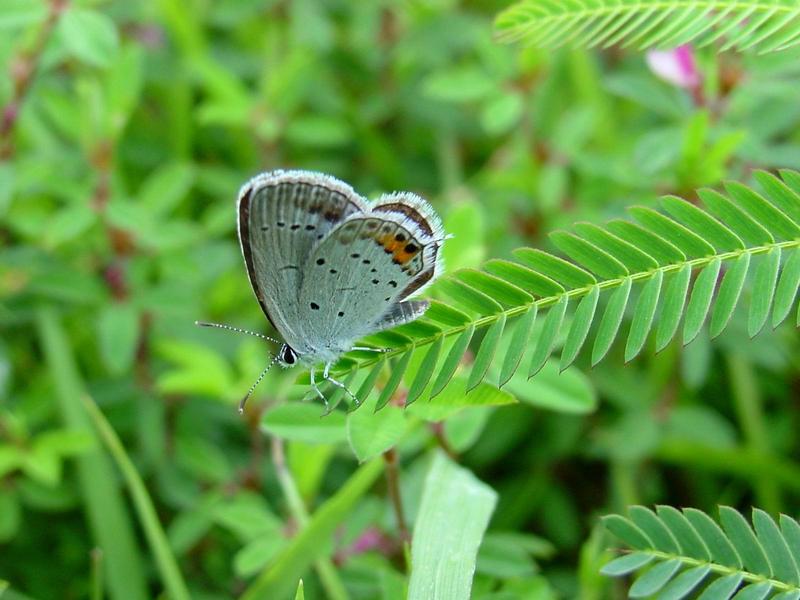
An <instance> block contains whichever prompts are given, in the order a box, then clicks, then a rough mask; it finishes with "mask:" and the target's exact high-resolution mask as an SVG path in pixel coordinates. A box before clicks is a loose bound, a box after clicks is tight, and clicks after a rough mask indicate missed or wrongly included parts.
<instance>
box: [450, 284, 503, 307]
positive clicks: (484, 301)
mask: <svg viewBox="0 0 800 600" xmlns="http://www.w3.org/2000/svg"><path fill="white" fill-rule="evenodd" d="M436 285H437V287H438V288H439V289H440V290H442V291H443V292H445V293H446V294H447V295H448V296H450V297H451V298H452V299H453V302H455V303H456V304H458V305H461V306H462V307H464V308H466V309H467V310H471V311H474V312H476V313H478V314H479V315H494V314H497V313H499V312H502V311H503V307H502V306H501V305H500V303H499V302H497V301H496V300H495V299H494V298H492V297H491V296H488V295H486V294H484V293H483V292H481V291H479V290H476V289H475V288H473V287H472V286H469V285H467V284H466V283H464V282H462V281H458V280H457V279H444V280H441V281H439V282H438V283H437V284H436Z"/></svg>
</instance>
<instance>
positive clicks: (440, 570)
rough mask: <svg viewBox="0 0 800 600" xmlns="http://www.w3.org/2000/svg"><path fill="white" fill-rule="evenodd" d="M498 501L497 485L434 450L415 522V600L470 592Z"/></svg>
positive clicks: (412, 583) (412, 595) (411, 580)
mask: <svg viewBox="0 0 800 600" xmlns="http://www.w3.org/2000/svg"><path fill="white" fill-rule="evenodd" d="M496 502H497V494H496V493H495V492H494V490H492V489H491V488H490V487H488V486H487V485H486V484H484V483H482V482H480V481H479V480H478V479H476V478H475V476H474V475H472V473H470V472H469V471H467V470H466V469H463V468H461V467H459V466H458V465H456V464H455V463H453V462H451V461H450V460H448V459H447V458H446V457H445V456H444V455H443V454H441V453H438V452H437V453H436V454H434V457H433V462H432V464H431V467H430V470H429V471H428V475H427V477H426V478H425V484H424V487H423V491H422V500H421V501H420V506H419V512H418V514H417V519H416V523H415V524H414V537H413V539H414V544H413V546H412V547H411V576H410V578H409V583H408V599H409V600H429V599H430V598H442V599H452V600H457V599H460V598H469V597H470V589H471V587H472V576H473V573H474V572H475V561H476V558H477V554H478V547H479V545H480V543H481V539H482V538H483V534H484V531H485V530H486V526H487V525H488V523H489V517H490V516H491V514H492V511H493V510H494V507H495V504H496Z"/></svg>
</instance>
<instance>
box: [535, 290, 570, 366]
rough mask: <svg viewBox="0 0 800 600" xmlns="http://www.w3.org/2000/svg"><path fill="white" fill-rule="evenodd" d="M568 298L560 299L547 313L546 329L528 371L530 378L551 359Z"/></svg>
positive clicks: (544, 328)
mask: <svg viewBox="0 0 800 600" xmlns="http://www.w3.org/2000/svg"><path fill="white" fill-rule="evenodd" d="M568 301H569V300H568V298H567V296H566V295H564V296H561V298H559V300H558V303H557V304H555V305H554V306H551V307H550V309H549V310H548V311H547V316H546V317H545V319H544V327H542V331H541V333H540V335H539V339H538V340H537V341H536V346H534V349H533V355H532V356H531V366H530V367H529V369H528V377H533V376H534V375H536V373H538V372H539V371H540V370H541V368H542V367H543V366H544V365H545V363H546V362H547V359H548V358H550V353H551V352H552V351H553V346H554V345H555V343H556V336H557V335H558V332H559V330H560V329H561V323H563V322H564V314H565V313H566V312H567V303H568Z"/></svg>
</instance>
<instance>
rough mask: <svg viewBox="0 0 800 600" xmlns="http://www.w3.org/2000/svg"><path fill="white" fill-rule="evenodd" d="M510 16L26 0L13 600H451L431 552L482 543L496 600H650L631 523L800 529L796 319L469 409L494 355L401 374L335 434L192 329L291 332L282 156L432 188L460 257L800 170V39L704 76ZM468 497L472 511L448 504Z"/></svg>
mask: <svg viewBox="0 0 800 600" xmlns="http://www.w3.org/2000/svg"><path fill="white" fill-rule="evenodd" d="M504 8H506V5H505V4H504V3H500V2H468V3H456V2H452V1H447V0H440V1H434V2H402V3H401V2H391V1H385V2H374V3H373V2H359V3H350V2H343V1H335V0H330V1H327V2H314V1H311V0H296V1H292V2H264V1H262V0H258V1H256V0H246V1H243V0H224V1H219V2H205V1H201V0H194V1H189V0H186V1H182V0H152V1H146V2H136V3H134V2H122V1H116V0H114V1H107V2H102V1H101V2H94V1H77V0H76V1H73V2H63V1H58V0H50V1H49V2H48V1H45V0H2V1H0V65H1V66H2V68H0V73H2V76H0V106H2V107H4V108H3V110H4V112H3V115H2V119H3V120H2V123H1V124H0V328H1V329H0V331H1V332H2V335H1V336H0V580H5V581H7V582H8V583H9V585H10V588H9V590H8V591H6V596H5V597H9V598H14V597H17V598H20V597H23V598H24V597H32V598H52V597H63V598H80V597H86V596H88V595H90V594H96V595H95V596H94V597H99V595H97V594H99V592H98V590H105V593H107V594H108V595H109V596H110V597H112V598H116V599H119V598H149V597H157V596H158V595H159V594H161V593H163V591H164V590H166V594H168V596H169V597H172V598H180V597H186V595H187V594H188V595H190V596H191V597H193V598H209V599H210V598H231V597H239V596H242V595H243V596H244V597H251V598H256V597H268V598H279V597H282V596H287V597H290V596H291V595H292V594H294V593H295V589H296V587H297V579H298V578H299V577H301V576H302V577H303V578H304V583H305V586H304V587H305V595H306V597H309V598H322V597H331V598H402V597H405V594H406V587H408V589H409V593H411V595H412V597H423V598H424V597H428V596H426V594H427V593H428V592H427V591H426V590H427V589H428V588H427V587H426V586H428V585H430V582H431V579H430V578H426V575H425V572H424V571H423V570H422V568H421V567H419V566H424V567H425V568H431V569H432V567H433V565H435V564H438V563H437V562H436V561H437V560H443V557H447V556H448V553H452V552H454V551H455V549H463V548H473V554H474V549H475V548H477V547H478V546H479V550H478V559H477V567H476V571H475V577H474V581H473V582H472V592H471V593H472V597H474V598H493V599H500V598H536V599H539V598H551V597H563V598H583V599H586V600H588V599H593V598H621V597H624V596H625V589H624V586H622V585H621V584H619V582H616V581H611V580H608V579H605V578H603V577H601V576H600V575H599V568H600V566H601V565H602V564H603V563H604V562H606V561H607V560H608V558H609V556H610V554H609V553H608V552H607V551H606V548H608V547H610V546H612V545H615V543H616V542H612V541H611V538H610V537H609V538H608V539H607V538H606V534H605V533H604V532H603V530H602V529H601V528H600V527H599V526H598V519H597V517H598V515H600V514H603V513H607V512H612V511H617V512H620V511H622V510H623V509H624V507H626V506H628V505H632V504H637V503H642V504H654V503H660V504H670V505H673V506H696V507H698V508H700V509H702V510H705V511H707V512H712V513H713V512H714V511H715V506H716V505H717V504H729V505H733V506H737V507H739V508H741V509H746V508H749V506H751V505H756V506H759V507H761V508H762V509H764V510H765V511H767V512H769V513H771V514H773V515H777V514H778V513H779V512H784V513H786V514H788V515H790V516H793V517H797V516H798V515H799V514H800V509H799V507H800V503H799V502H798V497H800V467H799V466H798V465H797V462H796V460H797V457H798V451H800V446H799V445H798V441H797V436H796V432H797V430H798V427H799V426H800V422H799V421H800V419H799V418H798V408H799V407H798V404H797V401H798V395H799V394H800V387H798V386H800V383H799V382H800V348H799V347H798V346H799V344H798V336H797V331H796V329H795V328H794V327H793V324H794V319H793V318H791V319H790V321H791V322H790V323H787V324H784V325H781V326H780V327H778V328H777V329H775V330H772V329H771V328H767V329H765V330H764V331H762V332H761V333H760V334H759V335H758V336H756V337H755V338H753V339H750V337H749V336H748V331H747V329H748V323H747V313H746V310H744V309H738V310H737V311H736V312H734V315H733V319H732V321H731V323H730V325H729V326H728V328H727V329H726V330H725V331H724V332H723V333H722V335H720V336H719V337H718V338H716V339H715V340H714V341H713V342H712V341H711V340H710V339H709V335H708V333H707V332H706V331H705V330H703V331H701V333H700V335H699V336H698V337H697V339H696V340H695V341H694V342H693V343H692V344H690V345H688V346H686V347H682V345H681V344H680V340H676V341H673V342H672V343H671V344H670V345H669V346H668V347H667V348H666V349H664V350H663V351H661V352H659V353H657V354H656V353H655V352H654V348H655V344H654V343H653V341H652V340H651V341H649V342H648V344H647V345H646V346H645V349H644V350H643V352H642V354H641V356H640V357H639V358H637V359H636V360H635V361H633V362H632V363H630V364H628V365H624V364H623V363H624V355H625V352H624V344H620V343H617V344H615V345H613V346H612V347H611V350H610V353H609V355H608V356H607V357H606V358H605V359H604V360H603V361H602V362H600V363H599V364H598V365H597V366H595V367H594V368H589V365H590V363H591V360H590V357H589V356H588V354H589V353H587V352H584V354H587V356H584V355H581V356H580V357H579V359H578V361H577V362H576V365H575V366H573V367H570V368H569V369H567V370H566V371H564V372H563V373H561V374H559V370H558V365H557V361H551V363H548V365H546V366H545V368H544V370H543V371H542V373H541V374H540V375H539V376H537V377H536V378H534V379H532V380H527V379H526V377H525V375H526V374H527V373H524V374H523V373H520V375H519V376H515V377H514V378H513V379H512V380H511V382H510V383H509V384H508V385H507V386H505V387H504V388H503V389H502V390H498V389H497V388H496V387H495V383H496V382H497V374H496V373H493V372H490V376H489V377H487V379H486V380H485V381H484V382H483V383H480V385H478V386H477V387H476V389H475V390H474V391H472V392H471V393H470V394H469V395H467V396H465V395H464V394H463V389H464V388H463V386H464V384H466V383H468V380H469V378H470V374H471V373H472V372H473V371H472V370H471V369H472V367H473V365H472V364H470V353H468V355H467V357H466V359H465V360H464V361H462V364H461V365H460V367H459V370H458V371H457V372H456V375H455V378H454V379H453V383H452V384H451V385H449V386H448V387H447V388H445V390H444V391H443V392H442V394H441V395H440V396H438V397H437V398H438V400H436V401H428V400H427V399H425V398H423V399H421V400H420V401H418V402H417V403H415V404H413V405H412V407H411V408H409V409H408V410H406V411H404V410H402V409H401V408H400V407H399V406H398V399H400V400H401V399H402V396H403V394H404V393H405V392H406V391H407V390H408V386H409V385H410V381H400V380H399V378H398V380H397V381H394V382H393V381H392V379H391V371H390V370H388V369H387V370H384V371H382V372H380V373H378V372H373V373H374V374H375V377H376V379H375V381H374V385H375V386H376V391H375V392H373V394H372V395H371V396H370V397H369V398H368V399H367V402H366V404H367V405H366V406H364V407H363V408H362V409H361V410H358V411H355V412H350V413H347V412H346V411H345V410H343V409H342V407H340V409H338V410H336V411H335V412H334V413H332V414H331V415H329V416H328V417H326V418H324V419H320V418H319V415H320V413H321V412H322V407H321V406H319V405H317V404H316V403H314V402H308V403H300V402H298V400H300V399H301V398H302V397H303V395H304V393H305V392H306V391H307V386H306V385H305V384H304V383H300V384H299V385H296V384H295V379H296V377H297V375H298V373H297V372H281V371H278V370H276V371H273V372H271V373H270V375H269V376H268V377H267V379H266V380H265V381H264V382H263V383H262V384H261V386H260V387H259V388H258V389H257V391H256V395H255V396H254V397H253V398H252V399H251V404H250V406H249V407H248V411H247V413H246V415H245V416H244V417H240V416H239V415H238V414H237V413H236V410H235V405H236V402H238V400H239V399H240V397H241V395H242V394H243V392H244V391H246V389H247V387H248V386H249V385H250V384H251V383H252V381H253V380H254V379H255V377H256V376H257V375H258V373H259V372H260V370H261V368H263V366H264V364H265V362H266V360H267V359H268V350H269V348H267V347H266V346H265V345H264V344H263V343H261V342H260V341H258V340H254V339H250V338H243V337H239V336H236V335H233V334H230V335H228V334H225V333H223V332H216V331H210V330H200V329H197V328H195V327H194V325H193V323H194V321H195V320H196V319H204V320H216V321H220V322H225V323H230V324H232V325H237V326H241V327H247V328H250V329H253V330H257V331H263V330H265V325H266V322H265V319H264V318H263V316H262V315H261V313H260V310H259V308H258V305H257V303H256V302H255V301H254V298H253V296H252V292H251V290H250V289H249V285H248V283H247V279H246V274H245V271H244V268H243V264H242V259H241V255H240V252H239V249H238V246H237V243H236V240H235V233H234V227H235V215H234V210H233V207H234V198H235V194H236V191H237V190H238V188H239V186H240V185H241V184H242V183H243V182H244V181H245V180H246V179H247V178H248V177H250V176H251V175H253V174H255V173H256V172H259V171H261V170H267V169H272V168H276V167H287V166H289V167H298V168H305V169H315V170H321V171H326V172H329V173H331V174H334V175H335V176H337V177H339V178H341V179H343V180H345V181H348V182H350V183H351V184H352V185H353V186H354V187H355V188H356V189H357V190H359V191H360V192H361V193H363V194H365V195H368V196H374V195H375V194H378V193H380V192H382V191H391V190H406V189H408V190H412V191H415V192H417V193H420V194H422V195H424V196H425V197H427V198H429V199H430V200H431V201H432V203H433V204H434V205H435V206H436V207H437V209H438V210H439V212H440V213H441V214H442V215H443V217H444V219H445V223H446V229H447V230H448V232H450V233H453V234H455V236H456V237H455V238H454V239H452V240H450V241H448V243H447V245H446V246H445V261H446V265H447V271H448V272H453V271H455V270H456V269H461V268H477V267H479V266H480V265H481V264H482V262H483V261H484V260H486V259H489V258H510V257H511V250H512V249H514V248H517V247H520V246H533V247H537V248H542V249H544V250H547V251H550V252H555V251H556V248H555V246H553V245H552V243H551V241H550V240H549V239H548V238H547V237H546V234H547V233H548V232H551V231H554V230H556V229H560V228H569V227H570V226H571V224H572V223H574V222H577V221H589V222H593V223H598V224H600V223H602V222H604V221H606V220H608V219H611V218H616V217H621V216H624V214H625V213H624V209H625V208H626V207H627V206H630V205H633V204H639V205H645V206H653V207H655V206H656V199H657V197H658V196H659V195H662V194H677V195H681V196H683V197H685V198H687V199H689V200H690V201H697V196H696V193H695V191H694V190H695V189H697V188H700V187H703V186H710V187H720V185H721V182H722V181H723V180H726V179H734V180H738V181H741V182H743V183H745V184H748V185H749V184H751V183H752V181H751V172H752V170H753V169H754V168H760V169H767V170H776V169H778V168H793V169H800V133H798V131H799V129H800V128H799V127H798V125H799V124H800V103H798V102H797V98H798V89H800V52H798V51H797V50H792V49H789V50H785V51H782V52H778V53H774V54H768V55H764V56H756V55H754V54H741V55H740V54H717V53H716V48H714V47H708V48H704V49H702V50H700V51H698V53H697V59H698V65H699V69H700V72H701V74H702V77H703V83H702V86H701V88H699V89H698V90H695V92H694V93H689V92H687V91H685V90H682V89H679V88H676V87H674V86H671V85H670V84H668V83H665V82H663V81H661V80H660V79H658V78H657V77H656V76H655V75H654V74H653V73H652V72H651V71H650V70H649V69H648V67H647V65H646V62H645V58H644V56H643V54H642V53H639V52H635V51H632V50H625V49H621V48H619V47H614V48H611V49H608V50H603V51H585V50H557V51H554V50H537V49H532V48H520V47H515V46H504V45H500V44H498V43H496V42H495V41H494V40H493V37H492V35H493V32H492V21H493V18H494V16H495V15H497V14H498V13H499V12H500V11H501V10H502V9H504ZM795 252H796V251H795ZM749 289H750V288H745V292H744V294H745V295H746V296H748V297H749V296H750V294H751V292H750V291H749ZM446 291H447V289H446V288H444V289H441V290H437V289H434V290H433V291H432V294H433V295H438V296H439V297H441V298H446V297H447V296H446ZM602 302H605V299H602V300H601V303H602ZM541 321H542V319H541V318H540V319H539V322H540V324H539V326H541ZM629 321H630V315H628V316H627V317H626V319H625V323H624V324H623V329H625V328H627V327H629V324H628V323H629ZM537 332H538V330H536V329H534V335H536V334H537ZM483 335H484V330H482V329H481V330H478V331H477V332H476V333H475V339H474V340H473V341H472V350H473V351H477V347H478V346H477V343H478V342H479V341H480V339H481V336H483ZM486 335H487V336H488V333H487V334H486ZM562 337H563V336H562ZM390 341H391V338H389V339H388V340H387V343H388V344H389V345H391V344H390ZM501 343H502V342H501ZM563 343H564V339H558V340H556V348H557V349H558V348H560V347H561V346H562V345H563ZM423 355H424V353H420V354H414V355H413V356H412V354H411V353H408V354H406V355H405V356H407V357H408V359H407V360H409V361H410V362H411V363H412V371H415V370H419V364H421V363H422V359H423ZM472 356H473V357H474V354H472ZM400 360H402V358H400ZM395 366H396V365H395ZM498 366H499V365H498ZM523 371H524V369H523ZM371 375H372V373H368V372H367V370H363V371H362V372H360V373H358V374H356V376H355V378H354V379H352V380H351V382H350V385H351V386H352V387H353V388H354V389H359V387H360V386H362V385H365V383H364V381H365V379H366V378H368V377H369V376H371ZM457 384H460V386H461V387H459V385H457ZM392 385H397V386H398V387H397V390H398V391H397V392H395V394H393V395H392V397H391V398H390V397H388V395H387V397H386V398H381V397H380V390H382V389H383V390H386V389H389V388H391V386H392ZM382 400H386V401H387V402H388V404H387V406H386V407H385V408H384V409H383V410H381V411H380V412H377V413H374V414H373V410H372V409H373V407H374V406H375V405H376V404H377V403H380V402H382ZM95 403H96V405H97V406H99V408H100V409H101V411H102V412H97V411H96V410H95V409H94V408H93V407H94V404H95ZM103 414H104V415H105V418H106V419H108V423H110V427H108V424H107V423H105V422H104V420H103V416H102V415H103ZM117 436H118V439H117ZM448 455H449V458H445V456H448ZM359 461H361V463H362V464H361V465H359V464H358V463H359ZM456 463H457V464H456ZM458 465H460V466H458ZM394 486H399V491H398V492H397V494H395V489H394ZM398 496H399V497H401V498H402V504H403V511H402V512H403V515H404V520H405V523H403V524H402V525H400V524H398V519H397V513H396V511H395V510H394V507H395V506H396V499H397V497H398ZM454 498H455V499H458V498H471V499H473V500H472V501H471V502H466V501H465V502H464V503H463V504H456V505H455V506H452V504H448V503H452V502H453V499H454ZM448 506H450V509H449V513H452V515H453V518H454V519H456V518H457V517H456V515H461V513H463V512H464V511H467V509H469V510H470V511H474V512H470V513H469V514H470V515H472V516H473V517H474V518H471V519H464V522H458V521H453V522H448V521H446V520H445V521H443V517H442V515H447V514H448V511H447V510H445V509H446V508H447V507H448ZM436 510H439V511H441V512H439V513H436ZM437 514H438V515H439V516H438V518H437V516H436V515H437ZM461 517H462V518H463V515H461ZM487 521H488V530H487V531H486V533H485V534H484V531H483V528H484V525H485V523H486V522H487ZM448 525H449V527H448ZM298 532H304V533H303V534H299V533H298ZM454 532H463V536H461V537H459V536H455V537H454V536H453V534H454ZM409 533H413V537H414V539H415V540H417V541H418V543H417V544H414V545H413V546H412V548H411V549H410V550H409V551H404V547H403V542H404V540H405V539H406V536H407V534H409ZM97 548H101V549H102V550H101V551H97V550H95V549H97ZM466 555H467V556H466V558H465V559H464V560H465V561H466V563H467V564H468V565H470V564H471V563H470V558H469V556H468V555H469V552H468V551H466ZM445 564H446V563H445ZM412 566H414V568H411V567H412ZM467 571H469V569H467ZM409 572H410V573H411V575H410V576H409ZM432 572H435V569H432ZM470 576H471V573H470V572H467V573H465V574H464V575H463V577H462V579H461V581H464V580H466V581H469V578H470ZM431 577H432V576H431ZM2 587H3V584H2V581H0V594H2ZM454 589H455V591H454V592H453V594H454V595H452V596H450V597H464V596H463V593H464V590H463V589H462V588H457V586H456V587H455V588H454ZM459 589H460V592H459ZM467 589H469V587H467ZM187 590H188V592H187ZM459 593H461V595H460V596H459V595H458V594H459Z"/></svg>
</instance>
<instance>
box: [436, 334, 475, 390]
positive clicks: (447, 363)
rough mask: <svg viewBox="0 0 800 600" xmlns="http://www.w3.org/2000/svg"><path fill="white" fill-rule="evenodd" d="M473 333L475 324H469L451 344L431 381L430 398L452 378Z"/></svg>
mask: <svg viewBox="0 0 800 600" xmlns="http://www.w3.org/2000/svg"><path fill="white" fill-rule="evenodd" d="M473 333H475V326H474V325H470V326H469V327H467V329H466V330H464V332H463V333H462V334H461V335H459V337H458V339H457V340H456V343H455V344H453V347H452V348H450V352H449V353H448V355H447V358H446V359H445V360H444V364H443V365H442V368H441V370H440V371H439V375H438V376H437V377H436V379H435V380H434V382H433V387H432V388H431V398H433V397H435V396H436V395H437V394H439V393H440V392H441V391H442V390H443V389H444V387H445V386H446V385H447V382H448V381H450V380H451V379H452V378H453V375H454V374H455V372H456V369H457V368H458V364H459V363H460V362H461V358H462V357H463V356H464V352H466V351H467V347H468V346H469V341H470V340H471V339H472V334H473Z"/></svg>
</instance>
